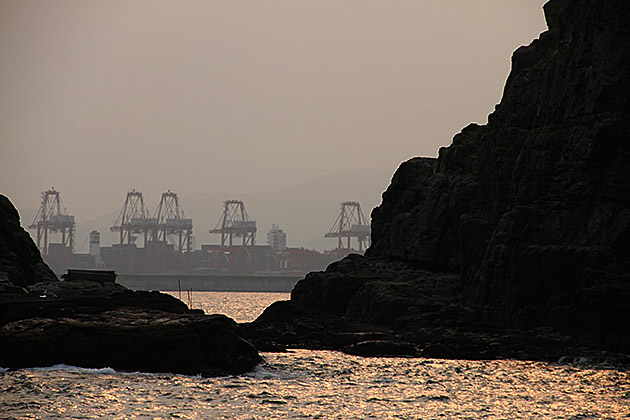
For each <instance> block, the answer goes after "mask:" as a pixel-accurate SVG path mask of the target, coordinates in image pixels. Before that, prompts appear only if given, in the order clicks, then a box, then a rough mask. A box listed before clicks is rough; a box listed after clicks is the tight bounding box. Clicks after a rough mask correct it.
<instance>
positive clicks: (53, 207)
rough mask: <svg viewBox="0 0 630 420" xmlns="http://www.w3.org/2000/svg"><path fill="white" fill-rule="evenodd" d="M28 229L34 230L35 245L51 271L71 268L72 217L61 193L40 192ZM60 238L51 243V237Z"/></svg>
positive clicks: (52, 189) (51, 191)
mask: <svg viewBox="0 0 630 420" xmlns="http://www.w3.org/2000/svg"><path fill="white" fill-rule="evenodd" d="M29 228H31V229H36V231H37V235H36V240H35V243H36V244H37V247H38V248H39V250H40V252H41V254H42V257H43V258H44V260H45V261H49V262H50V265H51V267H52V268H53V269H55V268H57V267H63V266H65V267H71V266H72V265H73V262H74V261H73V260H74V258H73V257H74V232H75V222H74V216H70V215H68V211H67V210H66V208H65V207H64V205H63V202H62V201H61V193H60V192H59V191H55V188H54V187H53V188H51V189H50V190H48V191H44V192H42V204H41V205H40V207H39V210H38V211H37V214H36V215H35V219H34V220H33V223H31V224H30V225H29ZM53 235H54V236H61V238H60V241H59V242H52V240H53V237H52V236H53Z"/></svg>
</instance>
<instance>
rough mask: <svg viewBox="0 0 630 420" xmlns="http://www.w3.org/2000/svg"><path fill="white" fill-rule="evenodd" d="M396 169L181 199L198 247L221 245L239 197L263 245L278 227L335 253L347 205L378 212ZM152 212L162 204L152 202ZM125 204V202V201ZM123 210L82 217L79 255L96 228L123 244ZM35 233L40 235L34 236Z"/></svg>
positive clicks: (294, 242)
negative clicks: (229, 206) (224, 216)
mask: <svg viewBox="0 0 630 420" xmlns="http://www.w3.org/2000/svg"><path fill="white" fill-rule="evenodd" d="M394 170H395V168H392V169H370V170H358V171H347V172H339V173H336V174H332V175H326V176H322V177H318V178H315V179H312V180H310V181H307V182H304V183H301V184H296V185H293V186H291V187H287V188H284V189H281V190H278V191H273V192H269V193H259V194H255V193H250V194H232V193H197V194H193V195H189V196H184V197H180V201H181V205H182V207H183V208H184V212H185V213H186V216H187V217H190V218H192V219H193V226H194V229H193V234H194V237H195V245H196V248H199V247H200V246H201V244H207V243H218V236H217V235H210V234H209V233H208V230H210V229H212V228H214V227H215V225H216V224H217V222H218V221H219V219H220V217H221V212H222V210H223V202H224V201H225V200H229V199H238V200H243V201H244V202H245V207H246V209H247V212H248V213H249V215H250V217H251V218H252V219H254V220H256V222H257V226H258V234H257V243H259V244H264V243H266V236H267V231H268V230H269V229H270V228H271V224H272V223H277V224H278V225H279V226H280V228H281V229H283V230H284V231H285V232H286V233H287V243H288V245H289V246H292V247H304V248H313V249H318V250H323V249H332V248H334V247H335V246H336V243H335V241H334V239H325V238H324V237H323V236H324V234H325V233H327V232H328V231H329V230H330V228H331V227H332V225H333V223H334V222H335V220H336V218H337V215H338V214H339V204H340V203H341V202H342V201H358V202H359V203H361V207H362V209H363V213H364V214H365V216H366V217H367V218H368V220H369V217H370V212H371V211H372V208H374V207H375V206H377V205H378V204H379V203H380V201H381V194H382V193H383V191H385V189H386V188H387V186H388V185H389V182H390V180H391V176H392V174H393V173H394ZM149 204H151V205H152V207H150V208H149V210H150V211H151V212H153V211H155V206H156V205H157V202H153V203H149ZM121 206H122V201H121ZM36 212H37V210H32V209H23V210H20V213H21V214H22V219H23V220H22V224H23V225H28V224H30V223H31V222H32V220H33V217H34V216H35V213H36ZM117 217H118V211H116V212H112V213H107V214H104V215H101V216H99V217H96V218H94V219H90V220H87V221H83V220H80V219H78V218H77V220H76V222H77V231H76V238H75V250H76V252H87V250H88V235H89V232H90V231H91V230H98V231H99V232H101V244H102V245H110V244H111V243H112V242H116V241H117V239H116V238H117V233H113V232H110V231H109V228H110V226H112V224H113V223H114V222H115V221H116V218H117ZM31 235H34V233H33V232H31Z"/></svg>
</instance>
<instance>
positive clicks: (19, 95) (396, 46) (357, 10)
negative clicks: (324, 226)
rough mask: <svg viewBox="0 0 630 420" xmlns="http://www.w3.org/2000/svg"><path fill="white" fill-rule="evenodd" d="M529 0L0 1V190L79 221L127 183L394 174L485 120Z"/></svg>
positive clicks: (229, 185)
mask: <svg viewBox="0 0 630 420" xmlns="http://www.w3.org/2000/svg"><path fill="white" fill-rule="evenodd" d="M543 3H544V1H543V0H474V1H473V0H439V1H438V0H431V1H428V0H408V1H405V0H394V1H369V0H356V1H345V0H331V1H326V0H324V1H322V0H317V1H296V0H266V1H238V0H229V1H227V0H226V1H193V0H186V1H127V0H125V1H113V0H107V1H105V0H103V1H85V0H77V1H72V0H60V1H28V0H15V1H13V0H1V1H0V63H1V64H0V141H1V153H0V192H2V193H4V194H6V195H8V196H9V197H10V198H11V199H12V200H13V202H14V203H15V204H16V205H17V206H18V207H20V208H37V207H38V206H39V201H40V192H41V191H44V190H46V189H48V188H50V187H52V186H54V187H55V188H56V189H57V190H59V191H61V192H62V197H63V199H64V201H65V203H66V206H67V207H68V210H69V211H70V213H71V214H75V215H76V216H77V218H78V219H79V220H81V219H82V220H86V219H90V218H94V217H97V216H98V215H100V214H104V213H107V212H110V211H115V210H117V209H119V208H120V207H121V206H122V202H123V200H124V196H125V193H126V192H127V191H128V190H130V189H131V188H136V189H138V190H141V191H143V192H144V193H145V199H147V201H149V202H150V203H149V204H151V205H153V206H155V205H156V204H157V201H158V200H159V196H160V194H161V193H162V192H163V191H166V190H167V189H171V190H173V191H176V192H178V193H179V195H180V196H185V195H187V194H192V193H195V192H217V191H229V192H235V193H237V192H255V191H260V192H267V191H273V190H277V189H280V188H283V187H286V186H289V185H292V184H296V183H299V182H303V181H305V180H308V179H311V178H314V177H317V176H320V175H324V174H330V173H335V172H338V171H344V170H353V169H361V168H391V171H392V173H393V171H394V170H395V169H396V167H397V166H398V164H399V163H400V162H401V161H403V160H406V159H408V158H410V157H413V156H419V155H424V156H435V155H436V154H437V150H438V148H439V147H440V146H443V145H448V144H450V142H451V138H452V137H453V135H454V134H456V133H457V132H458V131H459V130H460V129H461V128H463V127H464V126H466V125H467V124H468V123H469V122H478V123H485V122H486V117H487V115H488V114H489V113H490V112H491V111H492V110H493V108H494V104H496V103H498V101H499V100H500V97H501V93H502V88H503V85H504V82H505V79H506V77H507V75H508V72H509V67H510V56H511V53H512V51H513V50H515V49H516V48H517V47H518V46H520V45H522V44H529V43H530V42H531V40H532V39H534V38H536V37H538V34H539V33H540V32H542V31H543V30H544V29H545V23H544V18H543V14H542V9H541V7H542V4H543ZM335 204H336V203H335ZM333 205H334V204H333ZM26 222H30V220H29V221H26Z"/></svg>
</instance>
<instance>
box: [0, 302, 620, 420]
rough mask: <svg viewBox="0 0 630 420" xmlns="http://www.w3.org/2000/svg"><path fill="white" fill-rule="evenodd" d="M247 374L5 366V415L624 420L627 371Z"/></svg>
mask: <svg viewBox="0 0 630 420" xmlns="http://www.w3.org/2000/svg"><path fill="white" fill-rule="evenodd" d="M287 298H288V294H286V293H280V294H267V293H218V292H195V293H194V294H193V306H195V307H198V308H199V307H201V308H203V309H204V310H206V312H208V313H213V312H218V313H226V314H227V315H228V316H231V317H233V318H235V319H237V320H239V321H241V322H243V321H251V320H252V319H254V318H255V317H256V316H258V315H259V314H260V313H261V312H262V311H263V309H264V308H265V307H266V306H267V305H269V304H270V303H271V302H273V301H275V300H278V299H287ZM264 356H265V358H266V360H267V362H266V364H265V365H264V366H263V367H260V368H257V369H256V371H254V372H252V373H251V374H249V375H244V376H236V377H223V378H200V377H189V376H179V375H170V374H139V373H136V374H124V373H116V372H113V371H112V370H111V369H101V370H87V369H76V368H75V369H71V368H64V369H61V370H56V369H45V370H35V369H29V370H18V371H12V372H4V373H0V418H16V419H35V418H38V419H39V418H45V419H68V418H76V419H79V418H80V419H96V418H107V419H174V418H181V419H243V420H244V419H248V420H249V419H285V418H301V419H318V418H319V419H331V418H333V419H366V418H375V419H479V418H485V419H566V420H579V419H622V418H630V409H629V406H630V373H629V372H627V371H618V370H614V369H587V368H578V367H573V366H569V365H554V364H546V363H535V362H519V361H509V360H507V361H461V360H460V361H458V360H433V359H406V358H389V359H387V358H372V359H363V358H360V357H355V356H348V355H344V354H341V353H337V352H321V351H320V352H318V351H308V350H296V351H292V352H289V353H267V354H265V355H264Z"/></svg>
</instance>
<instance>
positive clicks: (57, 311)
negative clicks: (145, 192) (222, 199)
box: [0, 195, 261, 376]
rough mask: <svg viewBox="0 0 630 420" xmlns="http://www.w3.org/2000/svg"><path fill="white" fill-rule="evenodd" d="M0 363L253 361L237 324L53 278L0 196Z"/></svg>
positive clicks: (225, 369)
mask: <svg viewBox="0 0 630 420" xmlns="http://www.w3.org/2000/svg"><path fill="white" fill-rule="evenodd" d="M0 271H1V272H2V273H3V274H2V276H1V278H0V366H2V367H5V368H20V367H33V366H50V365H54V364H60V363H65V364H69V365H76V366H82V367H94V368H99V367H112V368H114V369H118V370H124V371H143V372H173V373H184V374H191V375H195V374H202V375H206V376H209V375H223V374H235V373H243V372H246V371H249V370H251V369H252V368H253V367H254V366H255V365H256V364H258V363H259V362H260V361H261V359H260V356H259V355H258V352H257V350H256V349H255V348H254V347H253V346H252V345H251V344H250V343H249V342H248V341H247V340H245V339H244V338H243V336H242V334H241V331H240V329H239V327H238V325H237V324H236V323H235V322H234V321H233V320H231V319H229V318H227V317H225V316H223V315H211V316H206V315H204V314H203V312H201V311H194V310H192V311H191V310H189V309H188V307H187V306H186V305H185V304H184V303H183V302H181V301H179V300H177V299H175V298H174V297H172V296H170V295H166V294H162V293H159V292H146V291H132V290H129V289H127V288H125V287H123V286H121V285H120V284H116V283H107V282H105V283H100V282H96V281H59V280H58V279H57V277H56V276H55V275H54V274H53V273H52V271H51V270H50V269H49V268H48V266H47V265H46V264H45V263H44V262H43V261H42V259H41V256H40V254H39V251H38V250H37V248H36V246H35V245H34V244H33V241H32V240H31V239H30V236H29V235H28V234H27V233H26V232H25V231H24V229H22V228H21V226H20V222H19V218H18V213H17V211H16V210H15V208H13V205H12V204H11V203H10V201H9V200H8V199H7V198H6V197H4V196H2V195H0Z"/></svg>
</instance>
